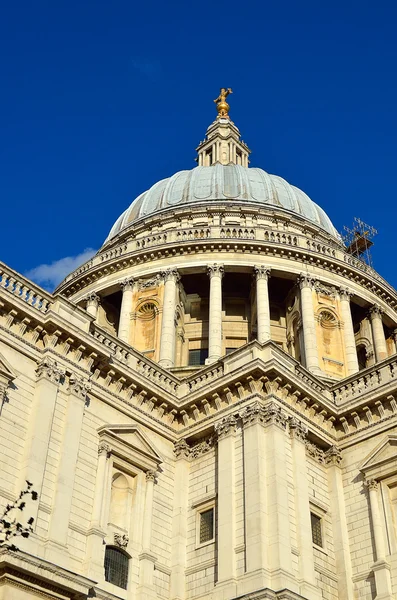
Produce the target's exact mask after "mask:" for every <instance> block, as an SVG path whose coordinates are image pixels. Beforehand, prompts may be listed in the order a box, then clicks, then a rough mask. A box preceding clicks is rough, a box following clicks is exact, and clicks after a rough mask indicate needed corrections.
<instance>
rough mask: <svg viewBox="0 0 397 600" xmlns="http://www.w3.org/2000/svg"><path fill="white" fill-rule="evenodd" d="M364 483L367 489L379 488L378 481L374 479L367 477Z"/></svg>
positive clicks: (374, 489)
mask: <svg viewBox="0 0 397 600" xmlns="http://www.w3.org/2000/svg"><path fill="white" fill-rule="evenodd" d="M364 485H365V486H366V487H367V488H368V489H369V491H370V492H371V491H375V492H376V491H377V490H378V488H379V482H378V481H376V479H367V480H366V481H365V482H364Z"/></svg>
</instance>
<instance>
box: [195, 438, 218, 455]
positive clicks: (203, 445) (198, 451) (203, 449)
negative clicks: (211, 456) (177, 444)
mask: <svg viewBox="0 0 397 600" xmlns="http://www.w3.org/2000/svg"><path fill="white" fill-rule="evenodd" d="M214 445H215V440H214V436H210V437H208V438H206V439H204V440H201V442H199V443H198V444H195V445H194V446H192V447H191V449H190V457H191V458H192V459H194V458H199V457H200V456H202V455H203V454H207V452H210V451H211V450H213V449H214Z"/></svg>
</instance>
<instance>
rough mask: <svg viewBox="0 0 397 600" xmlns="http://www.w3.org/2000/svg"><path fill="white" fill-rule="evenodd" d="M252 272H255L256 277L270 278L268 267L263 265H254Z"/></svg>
mask: <svg viewBox="0 0 397 600" xmlns="http://www.w3.org/2000/svg"><path fill="white" fill-rule="evenodd" d="M254 273H255V277H256V279H266V280H268V279H269V278H270V269H269V268H268V267H265V266H263V265H258V266H256V265H255V267H254Z"/></svg>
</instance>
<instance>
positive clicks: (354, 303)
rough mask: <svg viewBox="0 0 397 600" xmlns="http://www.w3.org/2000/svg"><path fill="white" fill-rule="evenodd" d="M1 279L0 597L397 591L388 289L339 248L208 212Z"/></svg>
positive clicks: (252, 599)
mask: <svg viewBox="0 0 397 600" xmlns="http://www.w3.org/2000/svg"><path fill="white" fill-rule="evenodd" d="M224 120H225V118H224V117H223V121H224ZM223 121H222V123H218V122H215V124H213V125H212V126H211V127H210V129H209V131H210V134H209V137H208V139H207V140H205V141H204V142H203V143H202V144H201V145H200V147H199V152H200V157H201V158H200V161H201V164H202V165H205V164H207V163H206V161H209V160H210V158H209V156H210V154H211V157H212V158H213V157H214V156H215V157H216V156H219V157H220V158H219V160H221V158H222V161H226V160H230V162H231V163H233V162H238V164H239V168H247V167H246V165H247V164H248V148H247V147H246V146H245V145H244V144H243V143H242V142H241V144H240V146H239V144H238V143H237V142H239V132H238V130H237V128H236V127H235V126H234V125H233V124H231V125H230V127H229V126H228V124H227V123H224V122H223ZM222 136H223V137H222ZM228 136H231V137H230V139H231V140H234V141H233V143H234V144H235V146H233V147H232V146H229V145H228V142H227V140H228V139H229V137H228ZM208 140H209V141H208ZM225 140H226V141H225ZM231 148H232V149H231ZM236 148H237V150H236ZM229 151H230V152H231V155H230V156H229V155H228V154H227V152H229ZM240 151H241V152H240ZM239 152H240V153H239ZM236 157H237V158H236ZM241 157H242V158H241ZM212 158H211V160H212ZM222 161H221V162H222ZM215 167H216V164H215V165H213V166H208V167H204V166H203V167H201V168H208V169H209V170H211V169H213V168H215ZM209 172H211V171H209ZM0 275H1V280H0V428H1V437H0V453H1V458H0V472H1V477H0V499H1V503H2V506H5V505H6V504H7V503H8V502H10V501H12V500H13V499H14V498H15V497H16V496H17V495H18V493H19V491H20V490H21V489H22V488H23V487H24V482H25V480H26V479H28V480H29V481H31V482H32V483H33V486H34V489H35V490H37V492H38V494H39V500H38V502H33V501H31V502H28V503H27V506H26V507H25V510H24V511H23V513H22V517H20V518H22V519H24V518H25V517H26V519H28V518H29V517H31V516H32V517H34V519H35V521H34V533H33V534H31V536H30V537H29V538H28V539H25V538H18V539H17V544H18V547H19V551H18V552H14V551H11V550H9V549H8V548H7V547H2V548H0V599H1V600H3V599H4V600H9V599H10V600H27V599H31V598H32V599H33V598H37V597H41V598H47V599H51V600H54V599H59V598H61V599H70V600H81V599H82V598H89V597H97V598H99V599H103V600H105V599H107V600H113V599H116V598H120V599H122V600H129V599H131V600H146V599H159V600H161V599H167V600H207V599H210V600H233V599H237V598H238V599H239V600H259V599H265V598H268V599H272V600H274V599H276V598H278V599H290V600H298V599H305V600H336V599H343V600H345V599H346V600H354V599H357V600H358V599H360V600H361V599H362V600H373V599H374V598H377V599H378V600H380V599H388V600H392V598H396V597H397V397H396V396H397V355H396V344H395V329H396V326H397V292H396V291H395V290H394V289H393V288H392V287H391V286H390V285H389V284H388V283H387V282H386V281H384V280H383V279H382V278H381V277H380V276H379V275H378V274H377V273H376V272H375V271H373V270H372V269H371V268H370V267H368V266H367V265H365V264H364V263H362V262H361V261H360V260H358V259H356V258H354V257H352V256H351V255H349V254H348V253H347V251H346V249H345V248H344V246H343V244H342V243H341V241H340V239H339V238H338V237H336V236H333V235H331V234H330V233H329V232H327V231H325V230H323V229H322V228H321V227H317V226H316V225H315V224H313V223H311V222H309V221H308V220H305V219H304V218H303V217H302V216H301V215H298V214H294V213H293V212H287V211H285V210H282V209H281V208H279V207H277V206H270V205H269V206H265V207H264V206H258V205H255V204H254V203H247V204H243V203H241V202H240V203H239V202H237V201H231V202H229V203H228V202H226V201H225V200H220V201H211V203H209V202H206V201H205V199H203V200H202V201H201V202H199V203H197V204H194V205H186V206H178V205H177V206H171V207H169V208H167V209H166V210H162V211H161V213H158V212H154V213H153V214H150V215H148V216H146V217H145V218H141V219H138V220H137V221H134V222H132V223H131V224H129V225H128V227H126V228H125V229H123V230H121V231H120V232H119V233H118V234H117V235H116V236H115V237H113V238H112V239H110V240H109V241H108V242H106V244H105V245H104V246H103V248H102V249H101V250H100V251H99V252H98V254H97V255H96V256H95V257H94V258H93V259H91V260H90V261H88V262H87V263H86V264H85V265H83V266H82V267H81V268H79V269H78V270H77V271H75V272H74V273H71V274H70V275H69V276H68V277H67V278H66V279H65V281H64V282H63V283H62V284H61V285H60V287H59V288H58V290H57V291H56V293H54V294H49V293H47V292H45V291H44V290H42V289H40V288H39V287H38V286H36V285H35V284H33V283H32V282H30V281H28V280H26V279H25V278H24V277H22V276H21V275H19V274H18V273H16V272H14V271H12V269H10V268H8V267H7V266H6V265H4V264H0Z"/></svg>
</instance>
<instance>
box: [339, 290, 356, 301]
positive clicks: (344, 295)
mask: <svg viewBox="0 0 397 600" xmlns="http://www.w3.org/2000/svg"><path fill="white" fill-rule="evenodd" d="M339 296H340V299H341V300H348V301H349V302H350V298H351V297H352V296H353V292H351V291H350V290H349V288H340V289H339Z"/></svg>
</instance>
